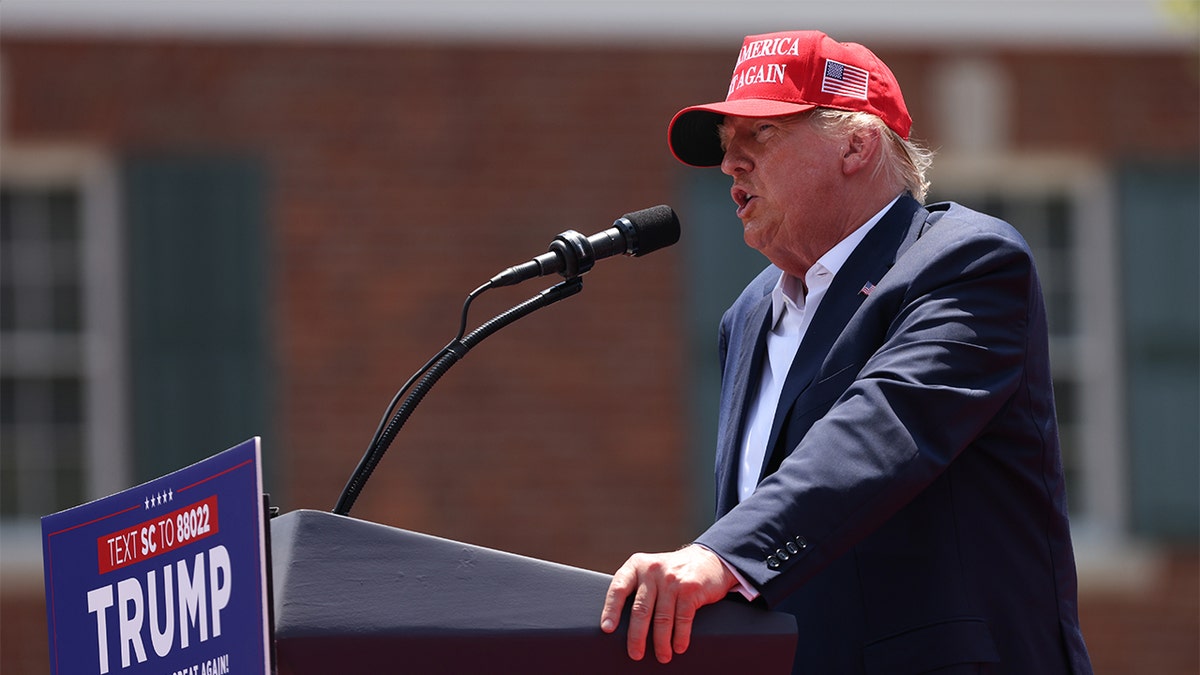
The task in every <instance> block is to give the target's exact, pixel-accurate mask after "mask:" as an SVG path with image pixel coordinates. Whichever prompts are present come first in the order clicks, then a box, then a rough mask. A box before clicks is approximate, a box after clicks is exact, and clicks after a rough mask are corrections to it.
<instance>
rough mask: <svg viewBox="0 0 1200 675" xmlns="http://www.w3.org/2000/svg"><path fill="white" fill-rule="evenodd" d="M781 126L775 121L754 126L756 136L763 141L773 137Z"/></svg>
mask: <svg viewBox="0 0 1200 675" xmlns="http://www.w3.org/2000/svg"><path fill="white" fill-rule="evenodd" d="M778 129H779V127H778V126H776V125H775V123H773V122H763V123H761V124H759V125H758V126H756V127H755V128H754V138H755V139H757V140H758V141H759V142H762V141H764V140H766V139H768V138H770V137H771V135H772V134H774V133H775V132H776V130H778Z"/></svg>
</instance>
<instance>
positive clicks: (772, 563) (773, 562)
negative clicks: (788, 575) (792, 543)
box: [767, 556, 780, 570]
mask: <svg viewBox="0 0 1200 675" xmlns="http://www.w3.org/2000/svg"><path fill="white" fill-rule="evenodd" d="M779 564H780V563H779V558H776V557H775V556H770V557H769V558H767V567H769V568H771V569H773V570H777V569H779Z"/></svg>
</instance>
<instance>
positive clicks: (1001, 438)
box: [697, 195, 1091, 675]
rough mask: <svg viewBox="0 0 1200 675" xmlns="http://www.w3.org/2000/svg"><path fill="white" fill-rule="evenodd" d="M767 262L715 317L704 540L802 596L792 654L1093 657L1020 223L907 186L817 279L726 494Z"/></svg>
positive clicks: (1009, 668)
mask: <svg viewBox="0 0 1200 675" xmlns="http://www.w3.org/2000/svg"><path fill="white" fill-rule="evenodd" d="M779 274H780V271H779V269H777V268H775V267H769V268H767V269H766V270H765V271H764V272H763V273H762V274H761V275H759V276H758V278H756V279H755V280H754V281H753V282H751V283H750V285H749V286H747V288H746V289H745V291H743V293H742V295H741V296H740V297H739V298H738V300H737V301H736V302H735V303H734V304H733V306H732V307H731V308H730V309H729V310H728V312H726V314H725V316H724V318H723V319H722V321H721V333H720V355H721V363H722V386H721V410H720V424H719V438H718V447H717V461H716V478H717V493H718V494H717V510H718V513H717V516H718V518H717V521H716V522H715V524H714V525H713V526H712V527H711V528H709V529H708V530H707V531H706V532H705V533H704V534H703V535H701V536H700V537H699V538H698V539H697V541H698V542H699V543H701V544H703V545H705V546H707V547H709V548H711V549H712V550H714V551H715V552H716V553H717V554H719V555H720V556H721V557H722V558H723V559H724V560H725V561H727V562H728V563H729V564H731V565H732V566H733V567H735V568H736V569H737V570H738V571H739V572H741V574H742V575H743V577H744V578H745V579H746V580H747V581H748V582H749V583H750V584H752V585H753V586H754V587H755V588H757V589H758V591H759V592H760V593H761V598H762V599H763V600H764V601H765V602H766V604H767V605H768V606H769V607H771V608H772V609H776V610H780V611H786V612H790V613H792V614H794V615H795V616H796V618H797V624H798V631H799V643H798V647H797V652H796V671H795V672H797V673H821V674H826V673H834V674H843V673H887V674H889V675H903V674H905V673H920V672H925V671H931V670H935V669H937V668H942V667H947V666H956V665H957V666H960V667H965V666H964V664H984V665H983V666H981V667H977V666H970V667H971V668H979V670H978V671H976V670H972V671H970V672H993V673H1013V674H1020V675H1028V674H1030V673H1038V674H1040V673H1090V672H1091V666H1090V663H1089V660H1088V656H1087V651H1086V649H1085V647H1084V643H1083V637H1082V635H1081V633H1080V630H1079V620H1078V613H1077V610H1076V597H1077V590H1076V576H1075V562H1074V555H1073V553H1072V549H1071V540H1070V535H1069V532H1068V525H1067V505H1066V493H1065V490H1064V486H1063V471H1062V462H1061V457H1060V454H1059V445H1058V429H1057V422H1056V420H1055V413H1054V397H1053V392H1052V390H1051V380H1050V363H1049V355H1048V346H1047V342H1048V339H1047V328H1046V314H1045V307H1044V305H1043V302H1042V294H1041V289H1040V287H1039V284H1038V280H1037V275H1036V272H1035V270H1034V265H1033V259H1032V256H1031V254H1030V251H1029V249H1028V246H1027V245H1026V243H1025V242H1024V240H1023V239H1022V238H1021V237H1020V235H1019V234H1018V233H1017V232H1016V231H1015V230H1014V229H1013V228H1012V227H1011V226H1009V225H1008V224H1007V223H1004V222H1003V221H1000V220H997V219H995V218H991V217H989V216H986V215H984V214H981V213H978V212H975V211H971V210H969V209H967V208H964V207H962V206H959V205H957V204H940V205H935V206H931V207H929V208H928V209H926V208H924V207H922V206H921V205H920V204H918V203H917V202H916V201H915V200H914V199H912V198H911V197H909V196H907V195H906V196H903V197H901V198H900V200H899V201H898V202H897V203H896V204H895V205H894V206H893V207H892V208H891V209H890V210H889V211H888V212H887V214H885V216H884V217H883V219H882V220H881V221H880V222H879V223H878V224H876V226H875V227H874V228H873V229H872V230H871V232H870V233H869V234H868V235H867V237H866V238H865V239H864V240H863V241H862V243H861V244H860V245H859V246H858V248H856V249H855V251H854V252H853V254H852V255H851V256H850V258H849V259H848V260H847V262H846V263H845V265H844V266H843V267H842V269H841V270H840V271H839V272H838V273H837V275H836V277H835V278H834V280H833V284H832V286H831V287H830V288H829V290H828V292H827V293H826V295H825V297H824V299H823V300H822V302H821V305H820V307H819V309H818V311H817V314H816V315H815V316H814V318H813V321H812V324H811V327H810V328H809V330H808V333H807V334H806V335H805V337H804V340H803V342H802V343H801V345H800V348H799V350H798V353H797V355H796V359H795V361H794V362H793V365H792V368H791V371H790V372H789V374H788V378H787V381H786V383H785V385H784V388H783V394H782V396H781V400H780V403H779V407H778V409H777V413H776V418H775V426H774V430H773V433H772V436H771V439H772V440H771V441H770V443H769V445H768V455H767V459H766V461H765V463H764V466H763V472H762V478H761V481H760V483H759V485H758V488H757V490H756V491H755V493H754V494H753V495H752V496H750V497H749V498H747V499H746V500H744V501H743V502H741V503H740V504H738V503H737V499H736V484H737V468H736V467H737V455H738V449H739V439H740V438H741V431H742V425H743V423H744V420H745V413H746V409H747V401H748V395H750V394H752V393H753V392H755V391H757V388H758V378H759V371H760V370H761V361H762V350H763V344H764V338H763V336H764V330H765V328H766V326H767V322H768V319H769V316H768V315H769V314H770V311H771V310H770V307H771V300H770V293H771V289H772V288H773V287H774V284H775V282H776V281H777V280H778V278H779ZM868 284H874V287H873V288H872V289H870V290H869V291H864V287H865V286H867V285H868Z"/></svg>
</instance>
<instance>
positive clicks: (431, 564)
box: [270, 510, 796, 675]
mask: <svg viewBox="0 0 1200 675" xmlns="http://www.w3.org/2000/svg"><path fill="white" fill-rule="evenodd" d="M270 536H271V556H272V569H273V591H274V621H275V648H276V656H277V660H278V670H279V673H281V674H283V675H308V674H309V673H321V674H328V673H472V674H473V675H478V674H479V673H523V674H537V673H570V674H572V675H576V674H580V675H587V674H590V673H595V674H596V675H601V674H603V675H608V674H610V673H624V672H642V671H647V670H648V669H652V670H655V672H662V671H663V670H664V669H665V671H666V672H673V673H722V675H728V674H729V673H737V672H753V673H756V674H767V673H788V672H790V671H791V667H792V657H793V652H794V649H795V642H796V625H795V621H794V620H793V618H792V617H791V616H789V615H787V614H780V613H775V612H768V611H766V610H764V609H762V608H759V607H756V606H752V605H750V604H748V603H746V602H744V601H742V600H740V599H738V598H733V597H731V598H730V599H727V600H724V601H721V602H719V603H717V604H715V605H709V606H707V607H704V608H701V610H700V611H699V612H698V613H697V616H696V622H695V626H694V628H693V637H692V644H691V647H690V648H689V649H688V651H687V653H685V654H681V655H677V656H676V657H675V658H674V659H673V660H672V661H671V663H670V664H667V665H666V666H663V665H662V664H659V663H657V662H655V661H654V659H653V654H648V655H647V657H646V659H645V660H643V661H641V662H637V661H632V660H630V659H629V657H628V656H627V655H626V654H625V631H624V628H625V626H627V625H628V616H626V617H625V619H624V620H623V621H622V627H621V628H620V629H618V631H617V632H616V633H613V634H611V635H609V634H605V633H603V632H602V631H601V630H600V628H599V623H600V609H601V607H602V606H603V604H604V594H605V592H606V591H607V589H608V583H609V581H610V579H611V577H610V576H609V575H607V574H601V573H599V572H592V571H589V570H583V569H579V568H575V567H568V566H566V565H560V564H556V563H551V562H547V561H544V560H537V559H534V558H528V557H525V556H520V555H515V554H512V553H505V552H503V551H497V550H493V549H488V548H483V547H480V546H473V545H471V544H464V543H461V542H457V541H451V540H448V539H442V538H438V537H433V536H429V535H425V534H418V533H415V532H409V531H406V530H401V529H397V528H393V527H388V526H385V525H380V524H377V523H371V522H366V521H362V520H357V519H354V518H350V517H347V516H340V515H335V514H332V513H326V512H323V511H303V510H302V511H293V512H291V513H287V514H284V515H282V516H279V517H278V518H275V519H273V520H272V521H271V533H270ZM626 614H628V609H626Z"/></svg>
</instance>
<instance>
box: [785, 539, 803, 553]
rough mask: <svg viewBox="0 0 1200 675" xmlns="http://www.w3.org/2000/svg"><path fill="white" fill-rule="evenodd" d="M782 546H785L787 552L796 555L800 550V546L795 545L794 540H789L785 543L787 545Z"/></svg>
mask: <svg viewBox="0 0 1200 675" xmlns="http://www.w3.org/2000/svg"><path fill="white" fill-rule="evenodd" d="M784 548H786V549H787V552H788V553H791V554H792V555H796V554H797V553H799V552H800V547H799V546H797V545H796V542H794V541H789V542H788V543H787V546H785V547H784Z"/></svg>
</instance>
